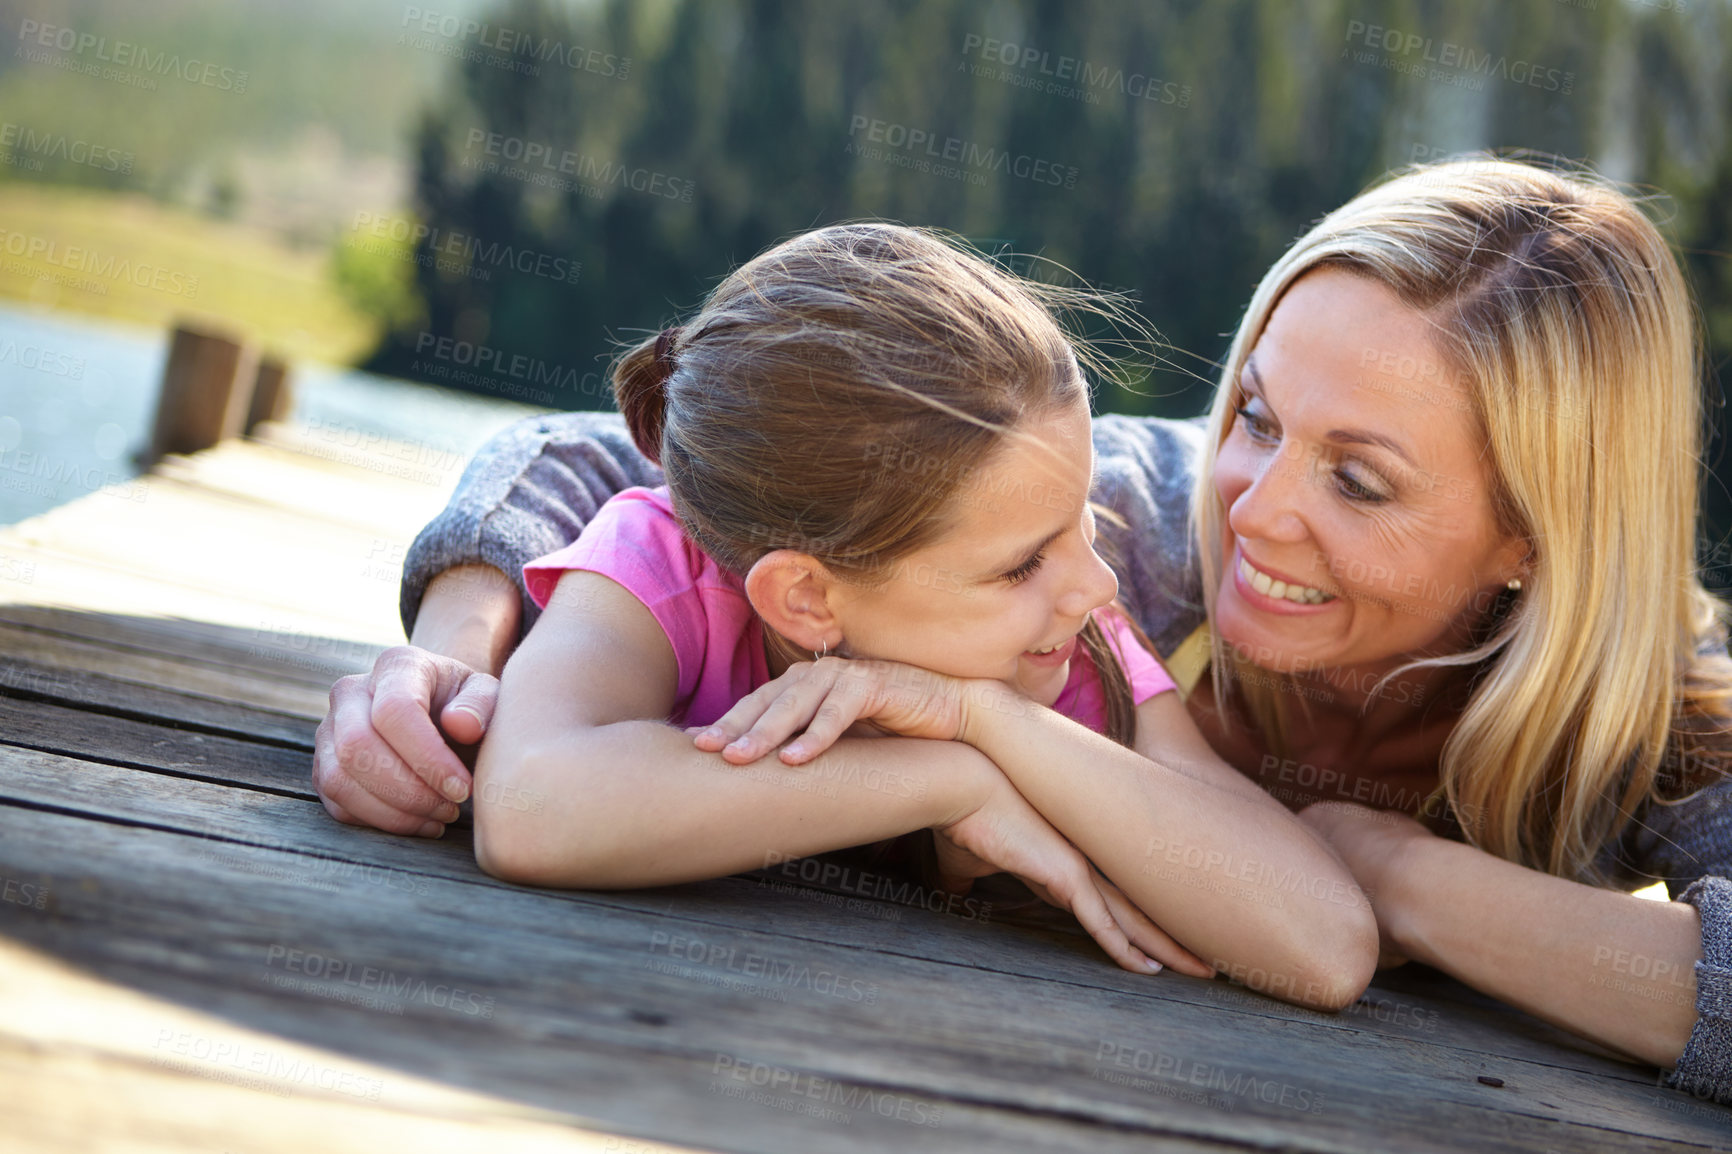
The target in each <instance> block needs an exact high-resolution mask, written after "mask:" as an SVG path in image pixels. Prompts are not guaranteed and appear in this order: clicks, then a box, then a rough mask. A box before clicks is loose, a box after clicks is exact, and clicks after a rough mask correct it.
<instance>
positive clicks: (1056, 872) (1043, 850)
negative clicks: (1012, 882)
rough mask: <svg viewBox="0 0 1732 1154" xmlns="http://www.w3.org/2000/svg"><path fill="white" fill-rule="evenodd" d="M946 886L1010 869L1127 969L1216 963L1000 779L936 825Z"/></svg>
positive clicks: (1204, 967)
mask: <svg viewBox="0 0 1732 1154" xmlns="http://www.w3.org/2000/svg"><path fill="white" fill-rule="evenodd" d="M933 832H934V833H935V834H936V835H937V837H936V839H935V840H936V842H937V847H938V864H939V871H940V873H941V874H942V876H943V877H944V879H945V887H946V889H948V890H950V891H951V892H953V893H966V892H967V891H968V888H969V887H970V886H971V885H972V884H973V882H974V879H975V878H977V877H985V876H986V875H987V874H994V873H1009V874H1013V875H1015V876H1016V877H1017V878H1019V879H1020V880H1021V881H1022V882H1023V884H1024V885H1026V886H1028V888H1029V889H1030V890H1032V891H1034V894H1035V896H1037V897H1039V898H1040V899H1041V900H1042V901H1044V902H1046V903H1047V904H1048V905H1052V906H1057V907H1058V908H1059V909H1061V910H1068V911H1070V913H1071V914H1073V915H1074V916H1075V917H1076V919H1077V921H1078V922H1080V923H1081V924H1082V927H1083V929H1085V930H1087V931H1088V933H1089V936H1090V937H1092V938H1094V940H1095V941H1096V942H1098V943H1100V946H1101V948H1102V949H1104V950H1105V951H1106V952H1107V954H1108V956H1110V957H1111V958H1112V959H1113V961H1115V962H1117V963H1118V964H1119V965H1120V966H1121V967H1123V968H1124V969H1127V970H1130V971H1131V972H1132V973H1138V974H1146V973H1153V972H1156V971H1158V970H1159V969H1160V968H1161V967H1162V966H1163V965H1165V966H1171V967H1172V968H1173V969H1174V970H1176V971H1178V972H1179V973H1182V974H1190V975H1191V976H1192V977H1198V978H1207V977H1211V976H1213V974H1214V969H1213V968H1212V967H1211V966H1210V965H1209V964H1208V963H1207V962H1205V961H1203V959H1201V958H1199V957H1197V956H1196V955H1195V954H1193V953H1191V952H1190V951H1189V950H1187V949H1185V947H1183V946H1181V945H1180V944H1179V943H1178V942H1176V941H1174V940H1173V939H1172V937H1170V936H1169V935H1168V934H1167V933H1166V932H1165V931H1163V930H1162V929H1161V928H1160V927H1159V926H1157V925H1155V923H1154V922H1152V921H1150V920H1149V918H1148V915H1147V914H1145V913H1143V911H1142V910H1140V909H1138V908H1137V907H1136V905H1135V904H1134V903H1132V902H1131V900H1130V899H1129V898H1127V897H1125V895H1124V894H1123V893H1121V892H1120V891H1119V888H1118V887H1117V886H1115V885H1114V884H1113V883H1112V882H1110V881H1108V880H1107V879H1106V878H1104V877H1102V876H1101V874H1100V872H1099V871H1097V870H1096V869H1095V868H1094V866H1092V865H1091V864H1089V861H1088V859H1086V858H1085V857H1083V855H1082V853H1081V852H1080V851H1079V850H1078V849H1077V848H1076V847H1075V846H1074V845H1072V844H1071V843H1070V842H1068V841H1066V840H1065V838H1064V835H1062V834H1060V833H1059V832H1058V831H1057V830H1056V829H1054V828H1053V827H1052V825H1051V824H1049V823H1048V822H1047V820H1046V819H1045V818H1043V817H1041V816H1040V814H1039V813H1037V812H1036V811H1035V808H1034V807H1033V806H1032V805H1030V804H1029V803H1028V800H1027V799H1026V798H1024V797H1023V796H1022V795H1021V794H1020V793H1018V792H1017V791H1016V787H1015V786H1013V785H1011V784H1010V782H1009V780H1008V779H1004V778H1000V784H998V785H997V786H996V787H995V788H994V789H993V791H992V792H991V793H990V794H989V795H988V797H987V800H986V802H985V803H984V804H982V805H981V806H980V807H979V808H978V809H976V810H975V811H974V812H973V813H970V814H968V815H967V816H965V817H963V818H961V819H959V820H957V821H954V822H952V823H951V824H949V825H947V826H944V827H942V828H939V829H935V830H934V831H933Z"/></svg>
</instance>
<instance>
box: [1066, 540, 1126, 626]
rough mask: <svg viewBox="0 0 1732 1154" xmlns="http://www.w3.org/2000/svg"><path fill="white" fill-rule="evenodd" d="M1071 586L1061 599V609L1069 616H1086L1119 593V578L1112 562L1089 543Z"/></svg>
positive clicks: (1084, 547)
mask: <svg viewBox="0 0 1732 1154" xmlns="http://www.w3.org/2000/svg"><path fill="white" fill-rule="evenodd" d="M1083 551H1084V553H1085V554H1087V555H1086V556H1085V557H1083V558H1081V559H1080V564H1079V565H1078V566H1077V568H1076V575H1075V576H1074V578H1073V579H1072V581H1071V583H1070V586H1069V588H1067V589H1066V590H1065V592H1064V593H1063V594H1062V595H1061V596H1060V597H1059V599H1058V611H1059V612H1060V613H1063V614H1064V615H1065V616H1067V617H1086V616H1088V615H1089V614H1090V613H1092V612H1094V611H1095V610H1096V609H1099V608H1100V607H1101V606H1102V605H1106V604H1108V603H1109V602H1111V601H1112V599H1113V598H1114V597H1117V596H1118V595H1119V579H1118V576H1117V575H1116V574H1114V573H1113V570H1112V566H1110V565H1108V564H1107V563H1106V562H1105V561H1103V560H1101V555H1100V554H1099V553H1096V552H1095V551H1094V549H1093V548H1092V547H1090V546H1088V545H1087V544H1085V545H1084V546H1083Z"/></svg>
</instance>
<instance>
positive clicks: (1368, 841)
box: [1299, 801, 1437, 969]
mask: <svg viewBox="0 0 1732 1154" xmlns="http://www.w3.org/2000/svg"><path fill="white" fill-rule="evenodd" d="M1299 820H1300V821H1302V822H1304V823H1305V824H1306V825H1307V826H1309V827H1310V828H1311V830H1312V832H1313V833H1315V834H1317V835H1318V836H1319V837H1321V838H1322V839H1323V840H1324V841H1325V842H1327V843H1328V844H1329V846H1330V848H1331V849H1333V850H1334V851H1335V852H1336V854H1337V855H1339V856H1340V858H1341V860H1342V862H1343V863H1344V864H1345V865H1346V866H1347V868H1348V870H1349V871H1351V872H1352V874H1353V880H1354V881H1356V882H1358V883H1359V888H1360V889H1362V890H1364V891H1365V896H1366V897H1367V898H1368V899H1370V901H1371V908H1372V911H1373V912H1374V913H1376V915H1377V936H1378V940H1379V944H1380V950H1379V955H1378V959H1377V965H1378V968H1379V969H1386V968H1388V967H1390V966H1399V965H1402V964H1404V963H1406V961H1407V957H1406V955H1404V954H1403V953H1402V952H1401V950H1400V948H1399V947H1398V946H1397V945H1396V944H1395V943H1396V933H1395V930H1394V926H1395V924H1396V921H1397V917H1398V915H1399V912H1400V911H1399V909H1398V906H1397V898H1396V890H1395V889H1394V888H1393V887H1390V886H1388V885H1386V884H1384V883H1385V879H1386V878H1387V877H1388V876H1389V868H1388V867H1389V866H1390V864H1391V863H1392V862H1393V861H1394V860H1395V859H1396V858H1397V857H1399V856H1400V854H1401V853H1402V852H1403V851H1404V849H1406V848H1407V847H1408V846H1409V845H1411V844H1412V842H1413V841H1414V839H1416V838H1418V839H1426V838H1433V837H1436V836H1437V835H1436V834H1434V833H1432V832H1431V831H1430V830H1428V829H1426V828H1425V827H1424V826H1423V825H1421V824H1419V822H1417V821H1415V820H1413V819H1412V818H1411V817H1408V816H1407V815H1406V814H1404V813H1397V812H1395V811H1394V810H1379V809H1370V808H1367V807H1366V806H1363V805H1355V804H1354V803H1352V802H1346V801H1320V802H1316V803H1314V804H1312V805H1308V806H1306V807H1305V808H1304V809H1302V810H1300V811H1299Z"/></svg>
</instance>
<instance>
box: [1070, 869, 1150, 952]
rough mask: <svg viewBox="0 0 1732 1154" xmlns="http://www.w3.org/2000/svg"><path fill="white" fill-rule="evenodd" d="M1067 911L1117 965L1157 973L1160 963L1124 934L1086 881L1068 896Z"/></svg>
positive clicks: (1097, 891) (1093, 888)
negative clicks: (1068, 906)
mask: <svg viewBox="0 0 1732 1154" xmlns="http://www.w3.org/2000/svg"><path fill="white" fill-rule="evenodd" d="M1069 904H1070V912H1071V913H1073V914H1075V915H1076V920H1077V921H1078V922H1080V923H1082V928H1083V929H1085V930H1087V931H1088V934H1089V937H1091V938H1093V939H1094V940H1095V941H1096V942H1097V943H1099V944H1100V947H1101V949H1103V950H1105V951H1106V952H1107V956H1108V957H1109V958H1111V959H1112V960H1113V961H1115V962H1117V963H1118V964H1119V967H1120V968H1121V969H1126V970H1129V971H1130V972H1131V973H1133V974H1153V973H1159V972H1160V970H1161V968H1162V967H1161V963H1160V962H1158V961H1156V960H1155V959H1154V958H1151V957H1150V956H1149V955H1148V954H1145V953H1144V952H1143V951H1142V950H1141V949H1139V948H1138V947H1137V946H1136V944H1135V943H1133V942H1132V941H1131V939H1130V938H1129V937H1127V936H1126V934H1125V931H1124V929H1123V928H1121V927H1120V925H1119V923H1118V921H1117V920H1115V919H1114V917H1113V915H1112V912H1111V911H1110V910H1108V909H1107V903H1106V900H1105V899H1104V898H1102V897H1101V893H1100V891H1099V890H1097V889H1095V887H1094V886H1093V885H1092V884H1090V883H1089V882H1088V881H1086V880H1085V881H1082V882H1081V883H1080V884H1078V885H1077V886H1076V887H1075V891H1074V892H1073V893H1072V894H1071V895H1070V896H1069Z"/></svg>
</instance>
